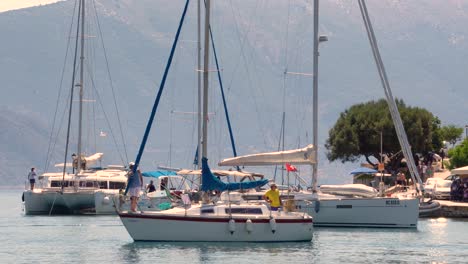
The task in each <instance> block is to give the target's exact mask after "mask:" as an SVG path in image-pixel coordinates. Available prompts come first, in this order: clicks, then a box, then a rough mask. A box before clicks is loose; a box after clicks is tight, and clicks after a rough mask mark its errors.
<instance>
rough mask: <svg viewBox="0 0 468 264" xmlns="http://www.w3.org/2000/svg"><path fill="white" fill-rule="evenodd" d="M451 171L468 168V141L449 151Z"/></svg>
mask: <svg viewBox="0 0 468 264" xmlns="http://www.w3.org/2000/svg"><path fill="white" fill-rule="evenodd" d="M448 153H449V156H450V169H453V168H459V167H464V166H468V139H466V138H465V140H463V142H462V143H461V144H460V145H458V146H456V147H454V148H452V149H450V150H449V152H448Z"/></svg>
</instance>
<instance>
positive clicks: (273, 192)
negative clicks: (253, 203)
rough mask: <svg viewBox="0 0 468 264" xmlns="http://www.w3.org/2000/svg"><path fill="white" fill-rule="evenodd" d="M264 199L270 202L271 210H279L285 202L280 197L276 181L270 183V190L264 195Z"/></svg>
mask: <svg viewBox="0 0 468 264" xmlns="http://www.w3.org/2000/svg"><path fill="white" fill-rule="evenodd" d="M263 199H264V200H265V201H267V202H268V203H269V204H270V210H272V211H278V209H279V208H280V207H281V205H282V204H283V203H282V202H281V199H280V193H279V190H278V187H277V186H276V184H275V183H272V184H271V185H270V190H268V191H267V192H266V193H265V195H263Z"/></svg>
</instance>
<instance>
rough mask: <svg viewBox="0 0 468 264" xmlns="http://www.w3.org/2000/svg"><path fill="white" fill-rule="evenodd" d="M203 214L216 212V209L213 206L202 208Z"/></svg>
mask: <svg viewBox="0 0 468 264" xmlns="http://www.w3.org/2000/svg"><path fill="white" fill-rule="evenodd" d="M201 213H202V214H214V209H213V208H205V209H201Z"/></svg>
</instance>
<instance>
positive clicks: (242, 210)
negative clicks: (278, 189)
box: [225, 208, 263, 215]
mask: <svg viewBox="0 0 468 264" xmlns="http://www.w3.org/2000/svg"><path fill="white" fill-rule="evenodd" d="M225 210H226V214H259V215H261V214H263V212H262V209H261V208H226V209H225Z"/></svg>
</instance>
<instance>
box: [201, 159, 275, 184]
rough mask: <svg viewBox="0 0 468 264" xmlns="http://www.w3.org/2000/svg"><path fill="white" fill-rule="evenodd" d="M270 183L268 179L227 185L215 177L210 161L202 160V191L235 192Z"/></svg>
mask: <svg viewBox="0 0 468 264" xmlns="http://www.w3.org/2000/svg"><path fill="white" fill-rule="evenodd" d="M267 183H268V180H267V179H264V180H258V181H244V182H233V183H225V182H223V181H221V180H220V179H218V178H217V177H216V176H214V175H213V173H212V172H211V170H210V168H209V167H208V159H207V158H205V157H203V158H202V186H201V190H202V191H205V192H207V191H221V192H223V191H233V190H242V189H252V188H257V187H260V186H263V185H265V184H267Z"/></svg>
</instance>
